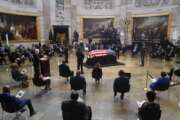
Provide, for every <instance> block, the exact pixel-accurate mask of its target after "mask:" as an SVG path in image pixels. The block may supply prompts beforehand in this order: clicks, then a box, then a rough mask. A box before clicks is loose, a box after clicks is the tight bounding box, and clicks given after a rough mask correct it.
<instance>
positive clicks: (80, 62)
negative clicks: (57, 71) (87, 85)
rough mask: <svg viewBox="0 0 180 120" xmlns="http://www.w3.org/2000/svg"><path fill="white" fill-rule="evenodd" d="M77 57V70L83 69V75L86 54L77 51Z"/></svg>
mask: <svg viewBox="0 0 180 120" xmlns="http://www.w3.org/2000/svg"><path fill="white" fill-rule="evenodd" d="M76 56H77V69H78V70H80V68H81V73H83V60H84V54H83V53H82V51H77V52H76Z"/></svg>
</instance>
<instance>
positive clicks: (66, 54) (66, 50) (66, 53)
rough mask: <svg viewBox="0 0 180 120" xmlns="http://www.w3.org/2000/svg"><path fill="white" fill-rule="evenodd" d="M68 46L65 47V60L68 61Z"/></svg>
mask: <svg viewBox="0 0 180 120" xmlns="http://www.w3.org/2000/svg"><path fill="white" fill-rule="evenodd" d="M68 51H69V50H68V47H65V48H64V57H65V62H66V63H68V56H69V53H68Z"/></svg>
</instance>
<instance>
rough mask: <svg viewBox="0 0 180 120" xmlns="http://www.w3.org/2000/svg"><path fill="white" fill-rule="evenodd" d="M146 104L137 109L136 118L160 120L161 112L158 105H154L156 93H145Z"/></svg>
mask: <svg viewBox="0 0 180 120" xmlns="http://www.w3.org/2000/svg"><path fill="white" fill-rule="evenodd" d="M146 97H147V99H148V102H144V103H143V104H142V106H141V107H140V108H139V109H138V116H139V119H140V120H160V117H161V110H160V105H159V104H157V103H154V100H155V98H156V93H155V92H153V91H149V92H147V93H146Z"/></svg>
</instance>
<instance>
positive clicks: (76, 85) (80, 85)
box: [70, 76, 86, 95]
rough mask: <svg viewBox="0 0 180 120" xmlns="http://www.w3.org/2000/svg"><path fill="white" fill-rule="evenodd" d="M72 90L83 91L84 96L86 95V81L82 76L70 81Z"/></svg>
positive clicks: (72, 78)
mask: <svg viewBox="0 0 180 120" xmlns="http://www.w3.org/2000/svg"><path fill="white" fill-rule="evenodd" d="M70 85H71V90H81V89H83V94H84V95H85V94H86V80H85V78H84V77H82V76H74V77H71V79H70Z"/></svg>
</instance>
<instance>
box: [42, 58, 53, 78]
mask: <svg viewBox="0 0 180 120" xmlns="http://www.w3.org/2000/svg"><path fill="white" fill-rule="evenodd" d="M40 66H41V74H42V75H43V76H45V77H47V76H50V75H51V74H50V62H49V57H48V56H44V57H43V58H41V59H40Z"/></svg>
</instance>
